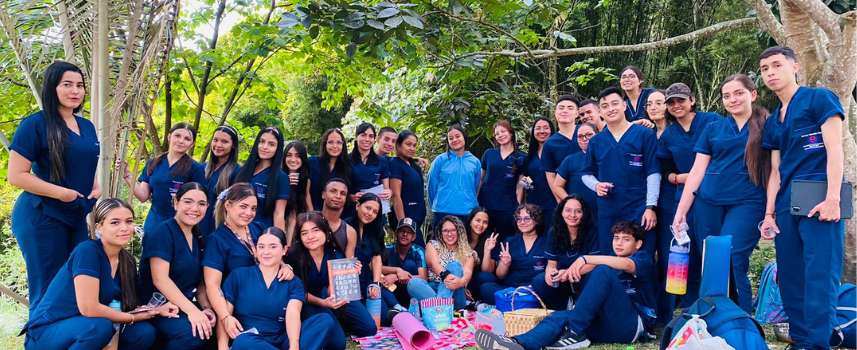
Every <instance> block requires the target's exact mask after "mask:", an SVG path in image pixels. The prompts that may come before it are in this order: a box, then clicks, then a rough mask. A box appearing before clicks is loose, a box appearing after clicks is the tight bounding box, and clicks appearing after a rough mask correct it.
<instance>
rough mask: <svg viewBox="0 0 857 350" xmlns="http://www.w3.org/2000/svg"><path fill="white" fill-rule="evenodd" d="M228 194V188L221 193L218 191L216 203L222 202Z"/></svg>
mask: <svg viewBox="0 0 857 350" xmlns="http://www.w3.org/2000/svg"><path fill="white" fill-rule="evenodd" d="M228 194H229V189H228V188H227V189H225V190H223V191H220V194H218V195H217V201H218V202H219V201H222V200H223V199H224V198H226V196H227V195H228Z"/></svg>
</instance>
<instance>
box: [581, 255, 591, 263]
mask: <svg viewBox="0 0 857 350" xmlns="http://www.w3.org/2000/svg"><path fill="white" fill-rule="evenodd" d="M580 258H581V259H583V263H584V264H589V262H588V261H586V255H581V256H580Z"/></svg>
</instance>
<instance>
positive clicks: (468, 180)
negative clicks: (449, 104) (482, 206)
mask: <svg viewBox="0 0 857 350" xmlns="http://www.w3.org/2000/svg"><path fill="white" fill-rule="evenodd" d="M481 176H482V172H481V164H480V163H479V158H476V156H474V155H473V154H472V153H470V152H469V151H468V150H467V133H465V131H464V127H462V126H461V124H457V123H456V124H453V125H450V126H449V128H447V131H446V152H444V153H441V154H438V155H437V156H436V157H434V160H433V161H432V162H431V168H430V169H429V173H428V197H429V203H431V210H432V225H431V226H432V228H436V227H437V225H438V224H439V223H440V220H441V219H443V218H444V217H445V216H447V215H455V216H457V217H458V218H459V219H460V220H461V221H462V222H463V221H465V220H466V219H467V214H469V213H470V211H471V210H473V208H475V207H477V206H479V202H478V201H477V199H476V194H477V192H478V191H479V180H480V177H481Z"/></svg>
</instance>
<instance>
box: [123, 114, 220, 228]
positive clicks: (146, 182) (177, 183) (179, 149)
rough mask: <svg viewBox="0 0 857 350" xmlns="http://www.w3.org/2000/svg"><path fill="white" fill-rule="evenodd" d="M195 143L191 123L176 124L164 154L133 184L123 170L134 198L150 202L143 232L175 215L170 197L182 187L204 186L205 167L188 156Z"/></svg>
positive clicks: (144, 169) (194, 131) (194, 133)
mask: <svg viewBox="0 0 857 350" xmlns="http://www.w3.org/2000/svg"><path fill="white" fill-rule="evenodd" d="M195 141H196V130H194V129H193V127H192V126H191V125H190V124H188V123H184V122H182V123H178V124H175V125H173V127H172V128H170V137H169V145H168V148H167V151H166V152H164V153H161V154H160V155H158V156H157V157H155V158H153V159H152V160H150V161H149V162H148V163H146V166H145V168H143V171H142V172H141V173H140V177H139V178H137V182H136V183H135V182H134V181H133V180H132V179H131V174H129V173H128V170H127V167H125V174H124V176H123V178H124V179H125V182H126V183H127V184H128V187H130V188H131V192H132V193H133V194H134V197H136V198H137V200H139V201H141V202H145V201H148V200H149V199H151V200H152V206H151V207H150V208H149V213H148V214H147V215H146V222H144V223H143V231H144V232H149V231H151V230H154V229H155V228H156V227H158V225H159V224H160V223H161V222H164V221H166V220H169V219H170V218H172V217H173V216H174V215H175V213H176V212H175V209H174V208H173V198H174V197H175V195H176V192H177V191H178V190H179V188H180V187H181V186H182V185H183V184H185V183H187V182H198V183H201V184H202V183H205V166H203V165H202V164H200V163H197V162H196V161H195V160H193V158H191V157H190V154H188V153H189V152H190V150H191V149H192V148H193V145H194V142H195ZM206 234H207V233H206Z"/></svg>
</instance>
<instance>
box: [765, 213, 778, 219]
mask: <svg viewBox="0 0 857 350" xmlns="http://www.w3.org/2000/svg"><path fill="white" fill-rule="evenodd" d="M765 216H770V217H772V218H773V217H776V214H774V213H765Z"/></svg>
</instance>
